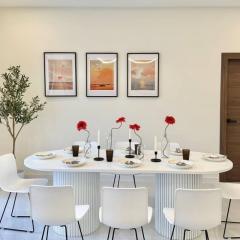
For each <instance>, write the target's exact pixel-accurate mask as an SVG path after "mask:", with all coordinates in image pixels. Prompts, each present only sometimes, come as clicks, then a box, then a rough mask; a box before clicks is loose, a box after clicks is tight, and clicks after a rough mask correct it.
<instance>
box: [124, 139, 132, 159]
mask: <svg viewBox="0 0 240 240" xmlns="http://www.w3.org/2000/svg"><path fill="white" fill-rule="evenodd" d="M128 141H129V152H128V154H127V155H125V158H134V155H132V154H131V153H132V139H129V140H128Z"/></svg>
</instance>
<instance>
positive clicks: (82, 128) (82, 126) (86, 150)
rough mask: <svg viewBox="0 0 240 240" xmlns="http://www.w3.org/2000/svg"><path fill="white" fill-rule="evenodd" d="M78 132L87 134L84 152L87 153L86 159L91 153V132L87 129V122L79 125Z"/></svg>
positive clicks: (80, 122) (81, 122)
mask: <svg viewBox="0 0 240 240" xmlns="http://www.w3.org/2000/svg"><path fill="white" fill-rule="evenodd" d="M77 130H78V131H82V130H83V131H85V132H87V139H86V142H85V145H84V152H85V157H86V156H87V154H88V153H89V151H90V149H91V144H90V143H89V137H90V132H89V131H88V129H87V122H85V121H82V120H81V121H79V122H78V123H77Z"/></svg>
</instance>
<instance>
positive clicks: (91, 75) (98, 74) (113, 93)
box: [86, 52, 118, 97]
mask: <svg viewBox="0 0 240 240" xmlns="http://www.w3.org/2000/svg"><path fill="white" fill-rule="evenodd" d="M109 58H110V59H111V58H112V60H110V61H109ZM103 59H104V60H106V61H108V62H106V63H104V61H103ZM99 61H100V62H99ZM102 62H103V63H104V64H107V65H108V66H106V65H105V66H104V65H103V63H102ZM97 65H99V68H100V70H99V69H96V68H98V67H97ZM106 75H107V76H106ZM101 78H102V79H101ZM99 79H100V80H99ZM106 79H107V80H106ZM102 80H104V81H108V82H107V83H102V84H101V83H98V81H102ZM107 85H108V87H107ZM94 88H95V89H94ZM97 88H99V89H97ZM100 88H105V89H100ZM107 88H108V89H107ZM86 97H118V53H117V52H87V53H86Z"/></svg>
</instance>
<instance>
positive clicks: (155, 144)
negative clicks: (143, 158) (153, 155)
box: [154, 136, 157, 152]
mask: <svg viewBox="0 0 240 240" xmlns="http://www.w3.org/2000/svg"><path fill="white" fill-rule="evenodd" d="M154 151H155V152H156V151H157V136H154Z"/></svg>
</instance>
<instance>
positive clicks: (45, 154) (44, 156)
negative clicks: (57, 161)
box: [34, 152, 56, 160]
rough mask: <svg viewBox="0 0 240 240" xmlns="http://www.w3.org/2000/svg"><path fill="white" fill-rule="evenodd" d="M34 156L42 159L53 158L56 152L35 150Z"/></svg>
mask: <svg viewBox="0 0 240 240" xmlns="http://www.w3.org/2000/svg"><path fill="white" fill-rule="evenodd" d="M34 156H35V157H37V158H38V159H41V160H44V159H51V158H54V157H55V156H56V154H55V153H53V152H37V153H35V154H34Z"/></svg>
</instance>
